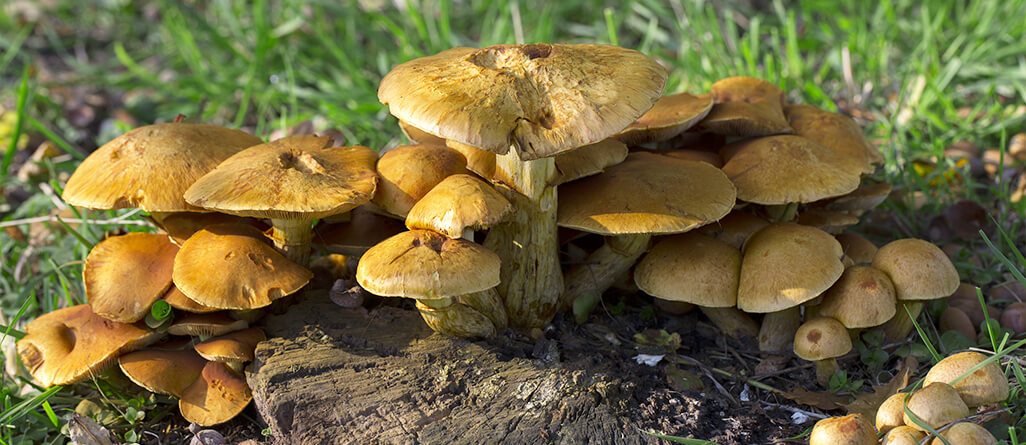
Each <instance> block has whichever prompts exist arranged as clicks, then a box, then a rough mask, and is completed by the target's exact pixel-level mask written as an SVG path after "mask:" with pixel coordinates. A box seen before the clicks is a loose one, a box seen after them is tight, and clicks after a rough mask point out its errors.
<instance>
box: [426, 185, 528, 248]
mask: <svg viewBox="0 0 1026 445" xmlns="http://www.w3.org/2000/svg"><path fill="white" fill-rule="evenodd" d="M511 213H513V204H510V202H509V200H508V199H506V198H505V197H504V196H502V194H501V193H499V192H498V191H497V190H495V189H494V188H493V187H492V186H491V185H488V184H487V183H485V182H484V181H482V180H480V179H477V178H475V177H474V176H472V175H452V176H449V177H447V178H445V179H443V180H442V182H439V183H438V185H436V186H435V188H433V189H431V191H430V192H428V193H427V194H426V195H424V197H423V198H421V199H420V201H417V203H416V204H414V205H413V208H412V209H410V213H409V214H408V215H406V227H408V228H409V229H410V230H413V229H423V230H433V231H435V232H439V233H442V234H444V235H446V236H448V237H449V238H460V237H462V236H463V231H464V230H465V229H474V230H480V229H486V228H488V227H491V226H493V225H495V224H498V223H500V222H502V221H503V220H505V219H506V218H507V217H508V216H509V215H510V214H511Z"/></svg>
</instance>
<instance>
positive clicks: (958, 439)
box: [930, 422, 998, 445]
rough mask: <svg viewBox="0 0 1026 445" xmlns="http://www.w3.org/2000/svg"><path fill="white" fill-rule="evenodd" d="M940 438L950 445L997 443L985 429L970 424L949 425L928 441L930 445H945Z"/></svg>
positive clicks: (991, 444)
mask: <svg viewBox="0 0 1026 445" xmlns="http://www.w3.org/2000/svg"><path fill="white" fill-rule="evenodd" d="M941 437H943V438H944V439H946V440H947V443H948V444H950V445H995V444H997V443H998V440H997V438H996V437H994V435H993V434H990V431H987V429H986V428H984V427H982V426H980V425H977V424H975V423H972V422H958V423H956V424H954V425H951V427H949V428H948V429H947V430H946V431H943V432H941V433H940V437H935V438H934V439H933V440H932V441H930V445H946V444H945V443H944V441H943V440H941Z"/></svg>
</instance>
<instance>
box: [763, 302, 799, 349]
mask: <svg viewBox="0 0 1026 445" xmlns="http://www.w3.org/2000/svg"><path fill="white" fill-rule="evenodd" d="M801 318H802V316H801V310H800V309H799V308H798V306H795V307H792V308H788V309H784V310H782V311H777V312H770V313H767V314H766V315H765V316H763V318H762V326H761V327H760V328H759V351H761V352H775V351H788V353H790V351H792V350H793V347H794V333H795V332H797V331H798V326H800V325H801V324H802V320H801Z"/></svg>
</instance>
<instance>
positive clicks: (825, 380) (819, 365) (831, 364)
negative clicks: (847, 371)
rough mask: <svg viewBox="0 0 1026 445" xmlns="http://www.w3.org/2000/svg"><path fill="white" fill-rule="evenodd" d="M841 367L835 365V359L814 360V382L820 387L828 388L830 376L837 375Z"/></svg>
mask: <svg viewBox="0 0 1026 445" xmlns="http://www.w3.org/2000/svg"><path fill="white" fill-rule="evenodd" d="M840 369H841V367H840V366H838V365H837V359H832V358H828V359H826V360H816V381H817V382H819V384H820V385H823V386H824V387H827V388H829V387H830V376H832V375H834V374H836V373H837V371H838V370H840Z"/></svg>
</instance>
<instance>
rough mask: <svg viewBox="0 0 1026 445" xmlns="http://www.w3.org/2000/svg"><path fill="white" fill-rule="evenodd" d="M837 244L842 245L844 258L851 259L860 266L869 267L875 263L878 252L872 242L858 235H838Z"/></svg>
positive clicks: (836, 236) (835, 236)
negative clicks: (874, 259) (874, 258)
mask: <svg viewBox="0 0 1026 445" xmlns="http://www.w3.org/2000/svg"><path fill="white" fill-rule="evenodd" d="M834 238H837V242H839V243H841V250H842V251H843V252H844V256H845V257H847V258H851V260H852V262H854V263H855V264H860V265H868V264H870V263H872V262H873V257H874V256H876V251H877V250H878V249H877V247H876V245H875V244H873V242H872V241H870V240H868V239H866V237H864V236H862V235H859V234H857V233H850V232H849V233H838V234H837V235H834Z"/></svg>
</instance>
